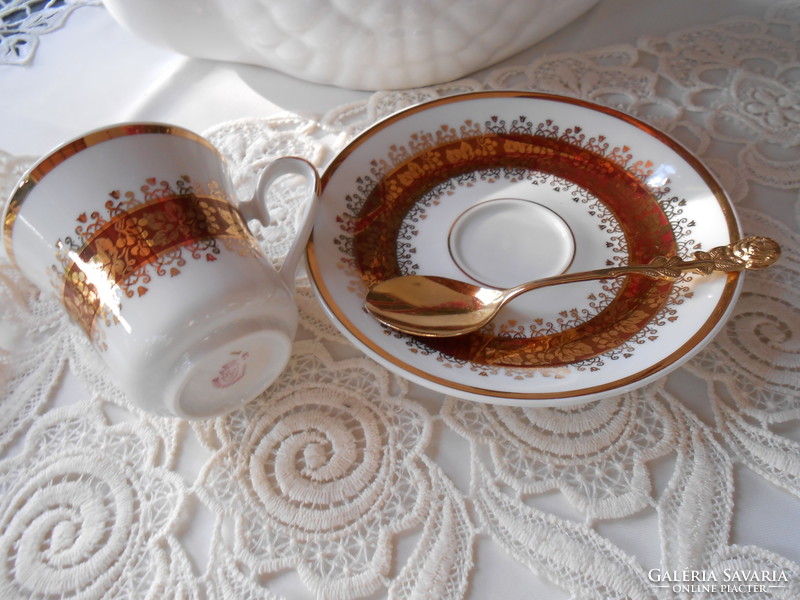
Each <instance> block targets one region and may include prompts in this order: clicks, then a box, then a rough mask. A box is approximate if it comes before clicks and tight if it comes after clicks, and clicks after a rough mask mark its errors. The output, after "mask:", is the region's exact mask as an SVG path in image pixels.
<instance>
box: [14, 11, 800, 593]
mask: <svg viewBox="0 0 800 600" xmlns="http://www.w3.org/2000/svg"><path fill="white" fill-rule="evenodd" d="M799 40H800V5H798V4H797V3H780V2H766V1H755V0H752V1H749V2H748V1H745V0H739V1H716V0H702V1H699V2H698V1H694V2H686V1H679V2H669V3H666V2H663V0H662V1H660V2H652V1H637V0H627V1H626V0H602V1H601V3H600V4H598V5H597V6H596V7H595V8H594V9H592V10H591V11H590V12H588V13H587V14H586V15H584V16H583V17H581V18H580V19H578V20H577V21H575V22H574V23H573V24H571V25H570V26H568V27H567V28H565V29H564V30H562V31H560V32H558V33H556V34H555V35H553V36H552V37H551V38H548V39H547V40H545V41H543V42H541V43H539V44H537V45H536V46H534V47H533V48H531V49H530V50H528V51H526V52H524V53H522V54H521V55H519V56H516V57H513V58H511V59H509V60H507V61H505V62H504V63H503V64H502V65H496V66H494V67H491V68H489V69H487V70H486V71H484V72H481V73H478V74H476V75H475V76H474V77H471V78H469V79H466V80H462V81H459V82H453V83H450V84H443V85H440V86H432V87H430V88H426V89H422V90H413V91H403V92H377V93H374V94H370V93H366V92H357V91H352V90H343V89H337V88H331V87H325V86H319V85H314V84H311V83H307V82H303V81H299V80H294V79H293V78H291V77H289V76H286V75H281V74H278V73H275V72H271V71H268V70H266V69H261V68H258V67H252V66H246V65H235V64H223V63H215V62H211V61H205V60H197V59H190V58H186V57H182V56H178V55H176V54H173V53H171V52H169V51H167V50H163V49H159V48H154V47H151V46H149V45H147V44H145V43H143V42H140V41H138V40H137V39H136V38H134V37H133V36H131V35H130V34H129V33H127V32H126V31H124V30H123V29H122V28H121V27H119V26H118V25H117V24H116V23H114V22H113V21H112V19H111V18H110V17H109V15H108V14H107V13H106V12H105V10H104V9H103V8H102V7H100V6H86V7H83V8H80V9H77V10H75V11H74V12H73V13H72V14H71V15H70V16H69V19H68V20H67V21H66V23H65V25H64V26H63V27H61V28H60V29H57V30H55V31H53V32H51V33H47V34H44V35H42V36H41V37H40V39H39V45H38V47H37V48H36V50H35V54H34V55H33V57H32V59H31V60H30V61H29V62H28V63H27V64H26V65H6V66H0V91H2V99H3V100H2V101H3V111H2V113H1V114H0V191H2V192H3V194H5V193H6V192H8V190H9V189H10V188H11V186H12V185H13V184H14V182H15V181H16V178H17V177H18V176H19V174H21V172H22V170H23V169H24V167H25V166H27V165H29V164H30V163H31V162H32V161H33V160H34V159H35V158H36V157H37V156H38V155H40V154H42V153H44V152H46V151H47V150H49V149H50V148H51V147H52V146H54V145H56V144H58V143H60V142H62V141H65V140H66V139H69V138H72V137H75V136H77V135H79V134H81V133H83V132H84V131H86V130H89V129H93V128H96V127H100V126H104V125H107V124H110V123H115V122H120V121H129V120H158V121H165V122H172V123H175V124H178V125H182V126H185V127H188V128H190V129H194V130H195V131H198V132H201V133H204V134H205V135H206V136H207V137H208V138H209V139H211V141H212V142H214V143H215V144H216V145H217V146H218V147H219V148H220V149H221V150H222V151H223V152H224V153H226V154H227V155H228V157H229V159H230V163H231V165H232V167H233V169H234V179H235V181H236V183H237V184H238V185H239V186H240V189H241V190H242V194H243V195H247V193H248V191H249V190H250V189H252V185H253V180H254V177H255V174H256V173H257V171H258V169H259V168H260V167H261V166H263V164H264V163H265V162H266V161H268V160H269V159H270V158H272V157H275V156H280V155H284V154H299V155H303V156H306V157H307V158H309V159H310V160H312V161H314V162H315V163H316V164H317V165H319V166H320V167H323V166H324V165H325V164H326V163H327V162H329V161H330V160H331V158H332V157H333V156H334V155H335V153H336V151H337V150H338V149H340V148H341V147H343V146H344V144H346V142H347V140H349V139H351V138H352V137H353V136H354V135H355V133H357V132H358V131H361V130H363V129H364V128H365V127H368V126H369V125H370V124H372V123H374V122H375V121H376V120H377V119H379V118H380V117H382V116H384V115H387V114H389V113H391V112H393V111H395V110H397V109H399V108H403V107H405V106H409V105H411V104H414V103H416V102H419V101H423V100H426V99H431V98H436V97H440V96H443V95H448V94H451V93H456V92H459V91H472V90H478V89H525V90H537V91H544V92H553V93H558V94H564V95H570V96H576V97H580V98H585V99H590V100H594V101H596V102H599V103H603V104H608V105H612V106H615V107H616V108H619V109H621V110H623V111H626V112H628V113H630V114H632V115H634V116H636V117H639V118H641V119H643V120H645V121H648V122H650V123H652V124H654V125H655V126H657V127H659V128H661V129H663V130H664V131H666V132H668V133H670V134H671V135H673V136H675V137H676V138H677V139H678V140H680V141H681V142H682V143H684V144H685V145H686V146H687V147H689V148H690V149H691V150H692V151H694V152H695V153H696V154H697V155H698V156H700V157H701V159H702V160H703V161H704V162H705V163H706V164H707V165H708V166H709V167H710V168H711V169H712V170H713V171H714V172H715V174H716V175H717V176H718V177H719V178H720V180H721V182H722V184H723V186H724V187H725V188H726V190H727V191H728V193H729V194H730V196H731V198H732V201H733V202H734V204H735V205H736V207H737V210H738V211H739V213H740V216H741V219H742V223H743V229H744V230H745V232H746V233H750V234H755V233H757V234H762V235H768V236H770V237H773V238H775V239H776V240H778V241H779V242H780V243H781V244H782V246H783V248H784V256H783V258H782V260H781V262H780V263H779V265H778V266H776V267H774V268H773V269H771V270H769V271H765V272H763V273H757V274H749V275H748V277H747V279H746V284H745V288H744V292H743V294H742V297H741V299H740V300H739V302H738V303H737V307H736V310H735V311H734V315H733V317H732V319H731V320H730V322H729V324H728V326H726V328H725V329H724V330H723V332H722V333H721V334H720V335H719V336H718V338H717V339H716V340H715V341H714V342H713V343H712V344H711V345H709V346H708V348H707V349H705V350H703V351H702V352H701V353H700V354H699V355H698V356H697V357H696V358H695V359H693V360H692V361H690V362H689V363H688V364H687V365H686V366H685V367H683V368H681V369H679V370H678V371H676V372H675V373H673V374H671V375H670V376H669V377H667V378H664V379H662V380H660V381H658V382H656V383H654V384H652V385H650V386H647V387H646V388H644V389H641V390H639V391H636V392H634V393H630V394H626V395H624V396H620V397H617V398H610V399H608V400H604V401H601V402H596V403H592V404H590V405H587V406H583V407H576V408H573V409H566V410H554V409H530V410H526V409H504V408H500V407H490V406H484V405H479V404H473V403H469V402H466V401H461V400H457V399H455V398H447V397H444V396H442V395H440V394H436V393H433V392H429V391H427V390H424V389H422V388H419V387H418V386H416V385H412V384H409V383H407V382H405V381H403V380H402V379H400V378H398V377H396V376H394V375H391V374H389V373H388V372H387V371H386V370H384V369H383V368H381V367H379V366H377V365H376V364H375V363H373V362H372V361H370V360H369V359H367V358H365V357H363V356H362V355H361V354H360V353H359V352H358V351H357V350H355V349H354V348H353V347H352V346H350V345H349V344H348V343H347V342H346V341H345V340H344V338H342V337H341V336H340V334H339V333H338V332H337V331H336V329H335V328H334V327H333V326H332V325H331V324H330V323H329V322H328V320H327V318H326V317H325V315H324V314H323V312H322V310H321V309H320V307H319V306H318V304H317V303H316V301H315V299H314V297H313V294H312V293H311V291H310V290H309V289H308V287H307V286H306V285H302V284H301V286H300V288H299V292H298V302H299V304H300V308H301V315H302V324H301V332H300V334H299V336H298V340H297V342H296V344H295V348H294V355H295V357H294V358H293V360H292V362H291V363H290V365H289V367H288V369H287V371H286V373H285V374H284V375H283V376H282V378H281V379H280V380H279V382H278V383H277V384H276V385H275V386H273V388H271V389H270V390H268V391H267V392H266V393H265V394H264V396H263V397H261V398H259V399H257V400H256V401H254V402H253V403H251V404H250V405H248V406H247V407H246V408H245V409H242V410H240V411H237V412H236V413H234V414H232V415H230V416H228V417H225V418H221V419H217V420H212V421H209V422H205V423H192V424H190V423H187V422H182V421H178V420H171V419H160V418H155V417H152V416H149V415H146V414H142V413H140V412H139V411H137V410H136V409H135V408H133V407H131V406H130V405H129V404H128V403H127V401H126V399H125V398H124V396H123V395H122V394H121V393H120V392H119V390H118V389H117V388H116V387H115V386H114V384H113V383H112V382H110V381H108V379H107V378H106V375H105V373H104V371H103V369H102V367H101V366H100V364H99V360H98V359H97V358H96V357H95V355H94V354H93V352H92V351H91V349H90V348H89V346H88V343H87V342H86V341H85V340H84V339H83V338H82V337H81V334H80V333H79V332H77V331H76V329H75V328H74V327H72V326H71V325H70V324H69V323H68V322H67V319H66V317H64V316H63V315H62V313H61V311H60V308H59V307H58V305H57V304H56V303H54V302H52V301H50V300H48V299H47V298H44V297H40V296H39V295H38V294H37V293H36V292H35V291H34V290H33V289H32V288H31V287H30V286H29V285H28V284H27V283H25V281H24V280H23V279H22V278H21V276H20V275H19V274H18V273H17V272H16V271H15V270H14V269H13V268H12V267H10V266H9V265H8V264H7V263H6V262H0V314H2V329H0V369H2V370H0V384H2V385H3V388H2V389H3V391H2V394H3V396H2V397H3V399H2V401H1V403H0V406H2V414H0V552H1V553H2V557H3V560H2V561H1V562H0V597H2V598H48V597H65V598H101V597H104V598H110V597H133V598H144V597H170V598H172V597H175V598H177V597H185V598H250V597H265V598H273V597H286V598H292V599H296V598H383V597H392V598H394V597H398V598H399V597H418V598H476V599H478V598H479V599H483V598H504V599H515V598H519V599H530V598H554V599H558V598H637V599H638V598H658V597H664V598H671V597H676V598H677V597H686V598H690V597H691V598H694V597H698V598H700V597H713V598H717V597H719V598H786V599H789V598H798V597H800V566H798V565H800V533H798V528H797V524H798V523H800V499H799V498H798V496H800V483H799V481H800V426H798V419H800V376H798V367H799V366H800V358H799V357H800V346H799V345H798V339H800V315H799V313H798V306H800V298H798V292H799V291H800V285H798V282H800V244H798V240H799V235H800V210H799V209H798V204H799V203H798V199H799V196H798V193H799V192H800V179H798V177H797V170H798V164H799V163H798V161H800V83H798V82H800V77H798V72H799V71H800V59H799V57H798V54H799V53H800V47H799V46H798V41H799ZM295 196H296V194H295V193H293V191H292V190H286V191H285V192H284V194H283V196H282V198H281V200H282V202H283V205H282V207H281V210H278V211H277V212H276V218H278V220H279V223H278V225H277V226H276V227H274V228H272V229H269V230H265V231H263V232H261V238H260V239H261V241H262V242H263V244H264V247H265V248H266V249H267V251H268V252H269V253H270V255H271V256H272V257H274V258H275V259H276V260H280V259H281V257H282V255H283V253H284V252H285V251H286V246H287V240H289V239H290V238H291V236H292V234H293V232H294V220H293V215H292V212H293V210H294V209H295V208H296V203H297V198H296V197H295ZM565 431H571V432H572V433H571V434H569V435H567V434H566V433H565ZM366 432H371V433H370V435H367V433H366ZM342 448H351V449H353V448H355V449H356V451H354V452H345V451H343V450H341V449H342ZM326 465H327V467H326ZM331 465H336V469H340V471H337V470H336V469H334V468H333V467H332V466H331ZM326 468H327V470H326ZM353 471H358V472H359V473H360V474H361V476H360V479H359V480H358V482H357V483H354V482H353V480H352V479H351V480H349V484H348V485H350V488H348V489H347V491H346V493H345V492H344V491H342V490H343V489H344V485H343V484H342V483H341V481H343V480H344V479H346V477H345V474H346V473H351V472H353ZM321 497H324V498H327V499H328V500H327V501H326V502H318V501H315V499H319V498H321ZM665 573H666V574H668V577H667V578H668V579H669V578H670V577H671V578H672V580H668V581H658V579H659V577H658V576H659V574H661V575H662V576H663V574H665ZM754 573H755V575H753V574H754ZM754 576H755V577H756V578H757V579H758V580H759V581H756V582H752V581H750V582H742V581H740V580H741V579H744V578H748V579H752V578H753V577H754ZM726 577H733V578H734V579H735V581H730V582H728V581H725V578H726ZM662 578H663V577H662ZM691 578H695V579H698V578H700V579H704V581H693V582H689V581H686V580H687V579H691ZM675 579H677V580H678V581H677V582H673V580H675ZM745 584H749V585H750V586H751V587H750V588H749V589H748V590H745V588H744V587H742V586H743V585H745ZM692 585H694V586H697V587H691V586H692ZM702 585H705V586H706V588H705V591H704V590H703V588H702ZM725 585H728V586H738V587H735V588H734V587H728V588H725V587H724V586H725ZM673 586H677V587H676V588H675V589H673ZM762 588H763V589H762ZM676 590H677V591H676ZM681 590H683V591H681Z"/></svg>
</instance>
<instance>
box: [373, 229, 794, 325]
mask: <svg viewBox="0 0 800 600" xmlns="http://www.w3.org/2000/svg"><path fill="white" fill-rule="evenodd" d="M780 254H781V248H780V246H779V245H778V243H777V242H775V241H774V240H772V239H770V238H765V237H748V238H744V239H742V240H739V241H738V242H734V243H731V244H728V245H727V246H719V247H717V248H712V249H711V250H709V251H708V252H703V251H699V252H695V253H694V258H693V259H692V260H683V259H681V258H679V257H677V256H672V257H669V258H667V257H664V256H657V257H656V258H654V259H653V260H651V261H650V262H649V263H648V264H646V265H628V266H622V267H611V268H607V269H597V270H595V271H583V272H580V273H565V274H563V275H556V276H554V277H547V278H545V279H539V280H537V281H530V282H528V283H523V284H521V285H518V286H516V287H513V288H510V289H507V290H500V289H495V288H490V287H480V286H477V285H473V284H471V283H466V282H463V281H456V280H454V279H449V278H447V277H437V276H433V275H431V276H429V275H407V276H401V277H394V278H392V279H387V280H386V281H382V282H380V283H378V284H376V285H375V286H373V287H372V289H370V291H369V293H368V294H367V298H366V300H365V302H364V305H365V307H366V308H367V310H368V311H369V312H370V313H372V315H373V316H374V317H375V318H376V319H378V321H380V322H381V323H383V324H384V325H388V326H389V327H391V328H393V329H397V330H398V331H402V332H403V333H410V334H413V335H420V336H428V337H452V336H456V335H462V334H464V333H469V332H470V331H475V330H476V329H480V328H481V327H483V326H484V325H486V324H487V323H488V322H489V321H491V320H492V319H493V318H494V316H495V315H496V314H497V313H498V311H499V310H500V308H502V307H503V305H505V304H506V303H507V302H508V301H509V300H511V299H512V298H516V297H517V296H519V295H520V294H524V293H525V292H529V291H531V290H535V289H539V288H542V287H546V286H550V285H560V284H562V283H572V282H575V281H589V280H593V279H608V278H612V277H621V276H623V275H628V274H631V273H638V274H639V275H646V276H647V277H651V278H653V279H664V280H668V281H674V280H676V279H678V278H679V277H681V276H682V275H683V274H684V273H685V272H687V271H694V272H696V273H700V274H702V275H708V274H710V273H713V272H716V271H723V272H734V271H743V270H745V269H763V268H765V267H768V266H770V265H771V264H773V263H774V262H775V261H776V260H778V258H779V257H780Z"/></svg>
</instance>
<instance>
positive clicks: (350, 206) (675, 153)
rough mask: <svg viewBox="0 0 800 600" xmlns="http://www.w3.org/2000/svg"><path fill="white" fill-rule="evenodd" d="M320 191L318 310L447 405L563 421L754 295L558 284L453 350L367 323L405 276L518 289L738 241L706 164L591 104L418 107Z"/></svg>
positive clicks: (674, 352) (714, 326)
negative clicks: (366, 302) (373, 289)
mask: <svg viewBox="0 0 800 600" xmlns="http://www.w3.org/2000/svg"><path fill="white" fill-rule="evenodd" d="M322 179H323V192H322V198H321V206H322V208H321V210H320V213H319V214H318V217H317V220H316V223H315V226H314V232H313V235H312V239H311V241H310V242H309V246H308V260H309V274H310V279H311V281H312V284H313V286H314V288H315V290H316V292H317V295H318V297H319V299H320V301H321V302H322V304H323V306H324V307H325V309H326V310H327V312H328V314H329V316H330V317H331V318H332V320H333V321H334V323H336V325H337V326H338V327H339V328H340V329H341V331H342V332H343V333H344V334H345V335H346V336H347V337H348V338H349V339H350V340H352V341H353V343H354V344H356V345H357V346H358V347H359V348H361V349H362V350H363V351H364V352H366V353H367V354H368V355H370V356H372V357H373V358H374V359H375V360H377V361H378V362H380V363H381V364H383V365H385V366H386V367H388V368H389V369H391V370H393V371H395V372H397V373H398V374H400V375H401V376H404V377H406V378H408V379H411V380H413V381H416V382H418V383H420V384H422V385H424V386H427V387H430V388H433V389H435V390H438V391H442V392H444V393H447V394H450V395H454V396H458V397H462V398H467V399H472V400H478V401H484V402H492V403H503V404H509V405H521V406H550V405H559V404H569V403H577V402H583V401H588V400H594V399H598V398H601V397H604V396H608V395H612V394H618V393H622V392H624V391H626V390H630V389H633V388H634V387H637V386H640V385H643V384H645V383H647V382H649V381H651V380H653V379H654V378H656V377H660V376H663V375H664V374H666V373H667V372H669V371H670V370H672V369H674V368H675V367H677V366H678V365H680V364H681V363H683V362H684V361H686V360H688V359H689V358H690V357H691V356H692V355H693V354H695V353H696V352H697V351H698V350H699V349H700V348H701V347H702V346H703V345H704V344H706V343H707V342H708V341H709V340H710V339H711V338H712V337H713V336H714V334H715V333H716V332H717V331H718V330H719V328H720V327H721V326H722V325H723V323H724V322H725V320H726V318H727V316H728V313H729V312H730V309H731V307H732V305H733V302H734V301H735V299H736V297H737V295H738V293H739V289H740V286H741V282H742V277H741V275H738V274H727V275H726V274H718V275H711V276H706V277H702V276H699V275H697V276H695V275H692V276H689V277H686V278H684V279H682V280H680V281H678V282H676V283H669V282H662V281H654V280H651V279H648V278H646V277H643V276H628V277H625V278H620V279H616V280H604V281H591V282H582V283H575V284H569V285H564V286H557V287H552V288H546V289H542V290H537V291H534V292H531V293H528V294H525V295H523V296H520V297H519V298H517V299H515V300H514V301H512V302H511V303H510V304H509V305H508V306H506V307H505V308H504V309H503V310H502V311H501V313H500V315H498V317H497V318H496V319H495V320H494V321H493V322H492V323H491V324H490V325H488V326H487V327H486V328H484V329H482V330H480V331H478V332H475V333H472V334H468V335H464V336H458V337H455V338H447V339H431V338H424V339H423V338H416V337H412V336H408V335H404V334H399V333H397V332H395V331H393V330H390V329H388V328H386V327H384V326H382V325H380V324H379V323H378V322H377V321H375V320H374V319H373V318H372V317H371V316H370V315H369V314H368V313H367V312H366V311H365V310H364V309H363V299H364V296H365V294H366V291H367V290H368V289H369V287H370V286H371V285H374V284H375V283H377V282H379V281H382V280H385V279H387V278H390V277H394V276H397V275H404V274H422V275H441V276H446V277H452V278H456V279H462V280H466V281H472V282H477V283H480V284H482V285H489V286H493V287H503V288H504V287H511V286H514V285H517V284H519V283H523V282H525V281H529V280H533V279H537V278H541V277H547V276H550V275H555V274H558V273H563V272H572V271H584V270H590V269H597V268H603V267H608V266H616V265H623V264H637V263H645V262H649V261H650V260H651V259H652V258H654V257H655V256H658V255H673V254H680V255H682V256H689V255H690V254H691V253H692V252H694V251H696V250H706V249H709V248H711V247H714V246H720V245H724V244H727V243H730V242H731V241H734V240H736V239H738V238H739V228H738V224H737V220H736V216H735V213H734V210H733V208H732V206H731V203H730V201H729V200H728V198H727V196H726V195H725V193H724V192H723V190H722V189H721V187H720V186H719V184H718V183H717V182H716V181H715V179H714V178H713V176H712V175H711V174H710V173H709V172H708V170H707V169H706V168H705V167H704V166H703V165H702V164H701V163H700V161H699V160H698V159H696V158H695V157H694V156H692V155H691V154H690V153H689V152H688V151H687V150H685V149H684V148H683V147H682V146H680V145H679V144H678V143H676V142H675V141H674V140H672V139H671V138H669V137H668V136H666V135H664V134H663V133H660V132H658V131H656V130H655V129H653V128H652V127H651V126H649V125H646V124H644V123H642V122H640V121H638V120H636V119H633V118H631V117H629V116H626V115H624V114H622V113H619V112H617V111H614V110H612V109H609V108H605V107H602V106H598V105H594V104H590V103H587V102H584V101H580V100H575V99H569V98H564V97H557V96H550V95H542V94H533V93H521V92H486V93H474V94H467V95H461V96H453V97H448V98H444V99H440V100H436V101H433V102H430V103H427V104H422V105H418V106H415V107H412V108H410V109H407V110H405V111H402V112H400V113H397V114H395V115H393V116H391V117H389V118H387V119H386V120H384V121H381V122H380V123H378V124H376V125H375V126H373V127H372V128H370V129H369V130H367V131H366V132H364V133H363V134H362V135H360V136H359V137H358V138H357V139H355V140H354V141H353V142H352V143H351V144H350V145H348V146H347V148H345V149H344V150H343V151H342V152H341V153H340V155H339V156H337V158H336V159H335V160H334V161H333V163H332V164H331V165H330V167H329V168H328V169H327V170H326V172H325V174H324V175H323V178H322Z"/></svg>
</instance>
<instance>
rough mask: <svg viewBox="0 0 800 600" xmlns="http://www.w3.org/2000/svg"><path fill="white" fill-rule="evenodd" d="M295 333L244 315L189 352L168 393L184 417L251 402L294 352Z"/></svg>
mask: <svg viewBox="0 0 800 600" xmlns="http://www.w3.org/2000/svg"><path fill="white" fill-rule="evenodd" d="M291 350H292V342H291V336H289V335H287V334H286V333H284V332H283V331H280V330H276V329H272V328H264V325H263V324H261V323H253V322H251V321H241V322H238V323H234V324H232V325H230V326H229V327H227V328H226V329H225V330H223V331H221V332H215V334H214V335H210V336H207V337H206V338H205V339H203V340H202V341H200V342H199V343H197V344H193V345H192V347H191V348H190V349H189V350H188V351H187V352H186V353H184V355H183V356H182V360H181V366H180V368H179V372H178V373H177V374H176V375H175V377H174V378H173V384H172V386H171V387H172V389H171V390H170V391H168V393H167V397H166V398H165V401H166V404H167V406H168V407H170V408H171V412H173V413H174V414H175V415H177V416H179V417H182V418H184V419H203V418H208V417H213V416H218V415H221V414H224V413H226V412H229V411H231V410H234V409H236V408H238V407H239V406H242V405H243V404H245V403H247V402H249V401H250V400H252V399H253V398H255V397H256V396H258V394H260V393H261V392H262V391H264V390H265V389H266V388H267V387H269V385H270V384H271V383H272V382H273V381H274V380H275V379H276V378H277V377H278V375H280V373H281V372H282V371H283V369H284V368H285V367H286V364H287V363H288V362H289V357H290V356H291Z"/></svg>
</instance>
